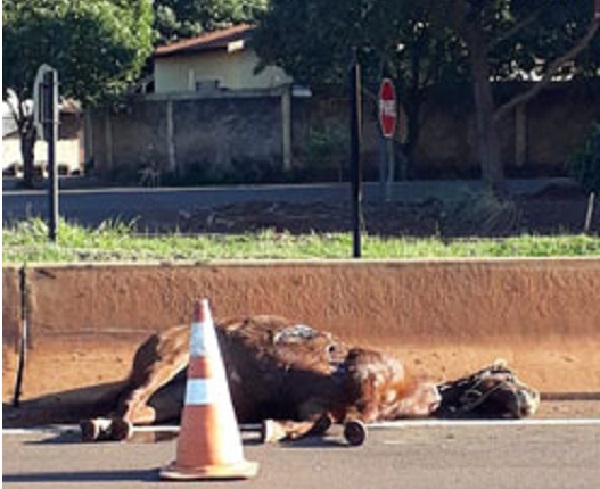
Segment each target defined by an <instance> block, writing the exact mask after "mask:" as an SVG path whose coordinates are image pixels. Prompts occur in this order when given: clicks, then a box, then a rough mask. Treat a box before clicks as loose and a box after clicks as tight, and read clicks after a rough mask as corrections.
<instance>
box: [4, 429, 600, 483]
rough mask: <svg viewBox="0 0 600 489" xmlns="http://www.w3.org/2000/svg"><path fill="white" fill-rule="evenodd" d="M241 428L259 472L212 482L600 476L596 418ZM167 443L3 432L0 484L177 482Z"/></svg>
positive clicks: (574, 479) (593, 479)
mask: <svg viewBox="0 0 600 489" xmlns="http://www.w3.org/2000/svg"><path fill="white" fill-rule="evenodd" d="M561 423H562V422H561ZM245 438H246V441H245V454H246V458H247V459H248V460H252V461H257V462H259V463H260V471H259V474H258V476H257V477H256V478H255V479H252V480H249V481H237V482H220V483H218V486H220V487H226V486H228V485H229V486H231V487H238V488H265V489H266V488H271V489H272V488H286V489H300V488H327V489H337V488H343V489H348V488H361V489H363V488H364V489H367V488H368V489H370V488H374V489H386V488H390V489H391V488H393V489H400V488H410V489H419V488H430V489H431V488H440V489H444V488H460V489H468V488H477V489H481V488H485V489H500V488H507V489H509V488H510V489H514V488H515V487H523V488H527V489H536V488H539V489H553V488H557V489H558V488H561V489H563V488H569V489H577V488H589V489H596V488H597V487H598V481H599V480H600V420H595V421H594V422H593V423H588V422H585V421H582V420H578V422H576V423H574V424H550V425H545V424H544V425H539V424H528V423H511V422H496V424H494V425H491V426H490V425H478V424H469V425H464V424H454V425H452V424H446V425H434V426H423V425H419V424H414V425H413V424H411V425H410V426H404V427H402V428H393V429H390V428H379V429H371V430H370V434H369V438H368V440H367V443H366V444H365V445H364V446H362V447H349V446H347V445H346V444H345V443H344V442H343V438H342V437H341V432H340V429H339V427H336V428H335V430H334V431H333V433H332V434H331V436H329V437H328V438H325V439H310V440H305V441H297V442H293V443H288V444H280V445H269V446H266V445H261V444H258V440H257V434H256V433H246V434H245ZM175 443H176V441H175V440H170V441H161V442H155V443H148V442H147V441H146V442H143V441H142V440H136V441H133V442H128V443H118V442H109V443H100V444H82V443H80V442H78V433H77V432H75V431H74V432H62V433H56V432H45V433H40V432H37V433H26V434H6V433H3V436H2V447H3V455H2V466H3V467H2V472H3V487H7V488H12V489H18V488H27V489H34V488H43V489H50V488H69V487H77V488H131V487H145V488H150V487H156V488H170V487H178V488H181V487H183V486H184V485H185V483H173V482H169V481H159V480H158V476H157V469H158V468H159V467H161V466H164V465H167V464H168V463H170V462H172V461H173V459H174V456H175ZM4 484H6V485H5V486H4ZM187 484H188V485H190V486H191V485H192V484H195V483H187ZM203 484H204V486H206V487H210V483H203ZM214 485H216V484H213V486H214Z"/></svg>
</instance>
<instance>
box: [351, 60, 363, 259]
mask: <svg viewBox="0 0 600 489" xmlns="http://www.w3.org/2000/svg"><path fill="white" fill-rule="evenodd" d="M361 127H362V117H361V82H360V65H359V64H358V62H356V60H353V64H352V68H351V69H350V132H351V145H352V148H351V164H352V222H353V238H352V243H353V256H354V258H360V257H361V254H362V253H361V252H362V249H361V225H362V178H361V177H362V175H361V174H362V169H361V158H360V145H361Z"/></svg>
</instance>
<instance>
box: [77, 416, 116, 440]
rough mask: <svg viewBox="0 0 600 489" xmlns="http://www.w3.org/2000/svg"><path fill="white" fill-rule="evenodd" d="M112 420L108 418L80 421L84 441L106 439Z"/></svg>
mask: <svg viewBox="0 0 600 489" xmlns="http://www.w3.org/2000/svg"><path fill="white" fill-rule="evenodd" d="M111 424H112V421H111V420H110V419H106V418H96V419H86V420H84V421H81V422H80V423H79V427H80V429H81V440H82V441H97V440H106V439H107V435H108V433H109V431H110V429H111Z"/></svg>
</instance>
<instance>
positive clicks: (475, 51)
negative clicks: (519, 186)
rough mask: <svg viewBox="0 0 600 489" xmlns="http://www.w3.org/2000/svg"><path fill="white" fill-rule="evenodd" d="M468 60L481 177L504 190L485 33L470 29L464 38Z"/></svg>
mask: <svg viewBox="0 0 600 489" xmlns="http://www.w3.org/2000/svg"><path fill="white" fill-rule="evenodd" d="M467 42H468V48H469V63H470V65H471V76H472V79H473V88H474V96H475V117H476V121H477V154H478V157H479V164H480V165H481V177H482V179H483V181H484V183H485V184H486V186H487V187H488V188H489V189H490V190H492V191H493V192H494V193H496V194H500V195H501V194H503V193H504V192H505V182H504V170H503V168H502V159H501V155H500V137H499V134H498V125H497V124H496V123H495V122H494V111H495V104H494V96H493V92H492V82H491V80H490V70H489V66H488V61H487V47H486V44H485V41H484V36H483V35H480V34H479V33H476V32H475V33H470V35H469V36H468V38H467Z"/></svg>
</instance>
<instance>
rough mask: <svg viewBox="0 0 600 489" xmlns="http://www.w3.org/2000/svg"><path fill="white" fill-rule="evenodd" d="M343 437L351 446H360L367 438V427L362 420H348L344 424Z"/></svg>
mask: <svg viewBox="0 0 600 489" xmlns="http://www.w3.org/2000/svg"><path fill="white" fill-rule="evenodd" d="M344 438H345V439H346V441H347V442H348V443H349V444H350V445H352V446H353V447H357V446H360V445H362V444H363V443H364V442H365V440H366V439H367V427H366V426H365V424H364V423H363V422H362V421H348V422H347V423H346V424H345V425H344Z"/></svg>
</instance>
